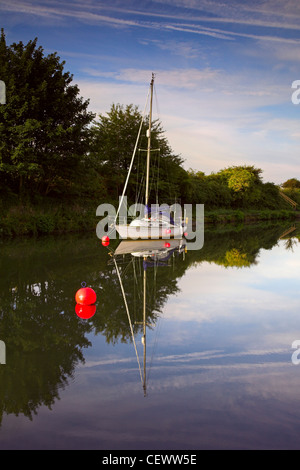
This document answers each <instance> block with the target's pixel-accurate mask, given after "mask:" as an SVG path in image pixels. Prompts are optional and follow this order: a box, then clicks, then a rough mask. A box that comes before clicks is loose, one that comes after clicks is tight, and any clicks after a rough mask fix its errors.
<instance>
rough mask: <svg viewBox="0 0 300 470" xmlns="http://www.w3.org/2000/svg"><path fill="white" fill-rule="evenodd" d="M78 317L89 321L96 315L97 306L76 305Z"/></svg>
mask: <svg viewBox="0 0 300 470" xmlns="http://www.w3.org/2000/svg"><path fill="white" fill-rule="evenodd" d="M75 312H76V315H77V316H78V317H79V318H83V319H84V320H88V319H89V318H92V317H93V316H94V315H95V313H96V305H80V304H76V306H75Z"/></svg>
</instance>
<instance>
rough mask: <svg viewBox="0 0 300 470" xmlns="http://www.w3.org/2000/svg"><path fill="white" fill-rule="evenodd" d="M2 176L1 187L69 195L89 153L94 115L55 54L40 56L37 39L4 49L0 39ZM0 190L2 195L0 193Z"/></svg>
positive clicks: (19, 190) (2, 36)
mask: <svg viewBox="0 0 300 470" xmlns="http://www.w3.org/2000/svg"><path fill="white" fill-rule="evenodd" d="M0 71H1V77H0V78H1V80H3V81H4V82H5V84H6V95H7V100H6V104H5V105H3V106H1V107H0V175H1V180H2V181H3V183H4V185H5V186H4V187H5V188H10V189H11V190H12V191H13V192H15V193H19V194H24V193H34V192H38V193H41V194H45V195H48V194H50V193H58V194H62V193H68V192H69V193H70V192H71V191H72V188H73V186H74V181H75V180H76V176H77V173H78V172H80V170H79V167H80V163H81V160H82V156H83V155H84V154H85V153H86V152H87V150H88V133H89V131H88V125H89V123H90V122H91V121H92V119H93V117H94V116H93V115H92V114H91V113H89V112H87V106H88V101H83V99H82V98H81V97H80V96H79V89H78V87H77V85H72V75H70V73H69V72H64V62H60V59H59V57H58V56H57V55H56V53H53V54H49V55H48V56H44V52H43V49H42V48H41V47H37V39H34V40H33V41H29V42H28V44H26V45H24V44H23V43H22V42H19V43H18V44H16V43H13V44H12V45H11V46H7V45H6V40H5V35H4V31H3V30H2V32H1V38H0ZM3 189H4V188H3V187H2V191H3Z"/></svg>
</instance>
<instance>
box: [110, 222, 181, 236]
mask: <svg viewBox="0 0 300 470" xmlns="http://www.w3.org/2000/svg"><path fill="white" fill-rule="evenodd" d="M115 228H116V230H117V232H118V233H119V235H120V237H121V238H124V239H131V240H137V239H142V240H160V239H163V240H168V239H170V238H177V239H181V238H182V237H183V234H184V232H185V230H186V227H184V226H180V225H169V226H155V225H154V226H153V225H149V224H148V225H142V224H140V225H116V226H115Z"/></svg>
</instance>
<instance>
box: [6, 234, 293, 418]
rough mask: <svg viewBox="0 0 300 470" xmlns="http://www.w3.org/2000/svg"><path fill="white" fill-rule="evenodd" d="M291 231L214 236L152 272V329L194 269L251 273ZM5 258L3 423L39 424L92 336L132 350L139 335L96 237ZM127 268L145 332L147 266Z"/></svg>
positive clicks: (16, 251)
mask: <svg viewBox="0 0 300 470" xmlns="http://www.w3.org/2000/svg"><path fill="white" fill-rule="evenodd" d="M285 228H288V227H283V226H282V225H276V226H262V225H260V226H258V227H257V226H249V227H246V228H243V229H241V228H232V227H229V226H225V227H223V228H222V229H221V230H220V229H218V230H216V229H207V230H206V232H205V241H204V246H203V248H202V249H201V250H199V251H188V252H187V253H186V255H185V257H184V258H183V257H177V256H174V257H172V258H171V260H170V262H169V263H168V266H166V267H160V266H159V267H157V268H150V269H149V270H148V271H147V286H148V302H147V323H150V324H155V322H156V321H157V318H158V317H159V316H160V315H162V314H163V308H164V305H165V303H166V302H167V299H168V298H169V297H170V296H171V295H174V294H176V293H177V292H178V289H179V288H178V281H179V279H180V278H181V277H182V276H183V275H184V274H185V272H186V270H187V269H188V268H189V267H191V266H193V265H201V263H203V262H210V263H217V264H219V265H223V266H226V267H240V268H244V267H248V266H251V265H252V264H253V263H256V262H258V260H259V252H260V250H261V249H262V248H264V249H271V248H272V247H273V246H275V245H276V244H277V243H278V238H279V237H280V236H281V234H282V233H283V232H284V230H285ZM297 237H298V238H297ZM298 239H299V231H297V230H296V231H295V232H293V233H292V234H290V235H288V236H287V237H286V238H285V241H284V243H285V244H286V245H285V246H286V248H287V249H290V248H291V247H293V246H294V244H295V243H296V241H297V242H298ZM112 247H113V245H112ZM0 252H1V257H0V273H1V275H0V305H1V307H0V339H1V340H3V341H5V344H6V365H1V366H0V422H1V419H2V416H3V414H4V413H7V414H9V413H12V414H15V415H18V414H20V413H22V414H24V415H25V416H27V417H29V418H32V416H33V415H34V414H35V413H36V412H37V411H38V409H39V407H41V406H47V407H51V406H53V404H54V403H55V401H56V400H57V399H58V398H59V393H60V390H62V389H63V388H64V387H65V386H67V384H68V381H69V380H70V379H71V378H72V377H73V375H74V371H75V368H76V366H77V365H78V364H79V363H80V362H84V354H83V350H84V348H87V347H89V346H90V342H89V338H88V334H89V333H94V334H102V335H104V337H105V338H106V341H107V342H108V343H112V344H114V343H116V342H118V341H124V342H127V341H129V340H130V338H131V335H130V327H129V324H128V319H127V315H126V312H125V309H124V302H123V298H122V294H121V290H120V285H119V281H118V278H117V275H116V272H115V267H114V265H113V264H110V263H109V259H110V257H109V256H108V252H107V250H106V249H105V248H103V247H102V245H101V243H100V242H99V240H98V239H96V238H95V237H94V236H93V235H91V236H88V237H86V238H80V237H75V238H73V239H70V237H66V239H65V240H64V239H59V240H57V239H55V238H53V239H51V238H49V239H48V238H47V239H41V240H38V241H36V242H32V241H31V240H27V241H26V240H25V241H22V242H7V243H2V244H1V245H0ZM123 261H124V262H123V264H122V263H121V265H120V272H121V275H122V281H123V286H124V290H125V292H126V295H127V300H128V303H129V306H130V310H131V312H132V313H133V318H132V320H133V324H134V330H135V332H138V330H139V329H140V328H141V326H140V325H139V323H140V322H141V321H142V303H141V301H140V300H141V290H142V285H141V283H142V265H141V263H139V262H138V261H137V260H136V261H135V264H134V263H132V260H130V257H129V259H128V258H127V259H124V260H123ZM134 273H135V274H134ZM134 275H135V276H136V280H137V282H133V279H134ZM82 281H85V282H86V283H87V285H90V286H92V287H93V288H94V289H95V290H96V292H97V311H96V314H95V316H94V317H93V318H92V319H91V320H89V321H84V320H80V319H79V318H78V317H77V316H76V315H75V311H74V307H75V300H74V295H75V292H76V290H77V289H78V288H79V287H80V284H81V282H82Z"/></svg>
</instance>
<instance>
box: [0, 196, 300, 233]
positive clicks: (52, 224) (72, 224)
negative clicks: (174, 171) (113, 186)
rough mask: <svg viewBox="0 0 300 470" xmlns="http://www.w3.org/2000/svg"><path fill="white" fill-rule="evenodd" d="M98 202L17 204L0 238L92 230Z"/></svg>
mask: <svg viewBox="0 0 300 470" xmlns="http://www.w3.org/2000/svg"><path fill="white" fill-rule="evenodd" d="M295 219H300V212H299V211H294V210H282V209H281V210H241V209H237V210H233V209H216V210H213V211H212V210H204V222H205V224H207V225H217V224H243V223H245V224H248V223H257V222H259V221H272V220H295ZM99 220H100V219H99V217H97V216H96V205H95V203H90V204H86V203H84V204H81V203H80V202H76V203H68V204H66V203H64V204H60V205H51V204H50V205H49V206H48V207H44V206H39V205H37V206H33V205H26V204H19V205H14V206H12V207H10V208H6V210H4V209H3V208H2V211H1V216H0V238H15V237H22V236H27V237H30V236H38V235H45V234H58V235H59V234H64V233H80V232H86V231H93V230H95V229H96V226H97V224H98V222H99Z"/></svg>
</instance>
